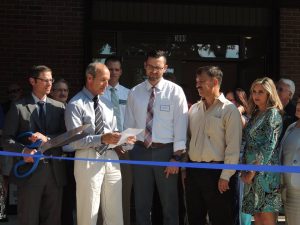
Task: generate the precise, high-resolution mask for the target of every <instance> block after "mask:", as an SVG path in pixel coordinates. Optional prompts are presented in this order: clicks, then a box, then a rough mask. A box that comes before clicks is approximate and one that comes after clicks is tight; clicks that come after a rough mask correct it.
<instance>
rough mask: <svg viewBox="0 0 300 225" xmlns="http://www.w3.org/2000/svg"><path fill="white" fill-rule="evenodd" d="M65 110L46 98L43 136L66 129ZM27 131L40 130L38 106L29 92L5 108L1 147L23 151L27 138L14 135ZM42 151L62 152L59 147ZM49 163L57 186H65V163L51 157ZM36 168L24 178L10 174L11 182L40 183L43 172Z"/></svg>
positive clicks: (53, 135)
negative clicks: (18, 137) (44, 132)
mask: <svg viewBox="0 0 300 225" xmlns="http://www.w3.org/2000/svg"><path fill="white" fill-rule="evenodd" d="M64 110H65V106H64V104H62V103H60V102H58V101H55V100H53V99H51V98H48V97H47V103H46V134H44V135H47V136H48V137H50V138H53V137H55V136H57V135H59V134H61V133H63V132H65V123H64ZM26 131H32V132H41V124H40V121H39V117H38V112H37V107H36V104H35V102H34V99H33V97H32V95H28V96H26V97H24V98H22V99H20V100H19V101H17V102H15V103H14V104H12V106H11V108H10V110H9V111H8V113H7V115H6V118H5V124H4V129H3V137H2V145H3V149H4V150H8V151H13V152H22V150H23V148H24V145H26V144H28V141H27V140H26V139H23V140H17V138H16V137H17V136H18V135H19V134H21V133H23V132H26ZM41 133H42V132H41ZM45 154H47V155H54V156H59V155H61V154H62V150H61V148H53V149H50V150H48V151H47V152H46V153H45ZM17 160H20V158H19V159H18V158H15V159H14V161H15V162H16V161H17ZM50 164H51V167H52V169H53V174H54V176H55V180H56V182H57V185H58V186H62V185H64V184H65V182H66V177H65V176H66V175H65V165H64V164H65V163H64V162H63V161H61V160H53V161H52V162H51V163H50ZM31 165H32V164H31V163H28V164H27V165H25V166H24V168H22V169H24V170H25V169H26V170H27V169H28V168H29V167H31ZM38 169H39V167H38V168H37V171H35V172H34V173H33V174H31V175H30V176H28V177H25V178H16V177H14V176H13V173H11V174H12V177H11V178H12V181H13V182H15V183H16V184H18V185H24V184H25V183H27V182H30V184H39V180H40V179H41V177H40V176H43V174H39V172H38Z"/></svg>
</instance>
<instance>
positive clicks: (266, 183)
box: [242, 108, 282, 215]
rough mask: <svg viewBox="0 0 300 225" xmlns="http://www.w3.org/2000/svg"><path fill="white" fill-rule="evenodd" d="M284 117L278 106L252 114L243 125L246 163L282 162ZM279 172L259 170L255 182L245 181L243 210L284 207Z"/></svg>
mask: <svg viewBox="0 0 300 225" xmlns="http://www.w3.org/2000/svg"><path fill="white" fill-rule="evenodd" d="M281 130H282V117H281V115H280V113H279V111H278V110H277V109H275V108H270V109H268V110H267V111H266V112H264V113H262V114H260V115H257V116H255V115H254V116H253V117H252V118H251V119H250V121H249V122H248V124H247V126H246V127H245V129H244V133H243V139H244V141H245V143H246V145H245V152H244V156H243V163H245V164H255V162H258V164H261V165H280V160H279V149H278V148H276V147H277V143H278V138H279V137H280V134H281ZM279 188H280V174H279V173H270V172H256V175H255V177H254V178H253V180H252V184H250V185H248V184H245V187H244V198H243V204H242V211H243V212H244V213H247V214H252V215H253V214H255V213H258V212H278V211H279V210H280V208H281V193H280V189H279Z"/></svg>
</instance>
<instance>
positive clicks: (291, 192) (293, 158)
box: [281, 96, 300, 225]
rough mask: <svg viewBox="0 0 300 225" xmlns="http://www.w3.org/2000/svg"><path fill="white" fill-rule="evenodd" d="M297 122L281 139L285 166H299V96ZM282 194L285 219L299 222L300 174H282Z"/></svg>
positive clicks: (293, 224)
mask: <svg viewBox="0 0 300 225" xmlns="http://www.w3.org/2000/svg"><path fill="white" fill-rule="evenodd" d="M295 115H296V117H297V118H298V120H297V122H295V123H293V124H291V125H290V126H289V127H288V128H287V130H286V132H285V134H284V137H283V138H282V140H281V150H282V162H283V165H285V166H300V139H299V137H300V96H299V97H298V99H297V106H296V114H295ZM283 187H284V188H283V190H284V191H283V192H282V194H283V196H282V199H283V200H285V201H284V209H285V216H286V220H287V222H288V224H289V225H298V224H299V223H300V174H299V173H284V174H283Z"/></svg>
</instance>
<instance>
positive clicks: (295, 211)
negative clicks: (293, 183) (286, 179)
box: [284, 187, 300, 225]
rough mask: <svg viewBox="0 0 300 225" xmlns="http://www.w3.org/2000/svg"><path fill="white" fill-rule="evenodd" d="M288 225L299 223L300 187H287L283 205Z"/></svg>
mask: <svg viewBox="0 0 300 225" xmlns="http://www.w3.org/2000/svg"><path fill="white" fill-rule="evenodd" d="M284 208H285V215H286V220H287V224H288V225H299V224H300V189H299V188H291V187H288V188H287V190H286V202H285V205H284Z"/></svg>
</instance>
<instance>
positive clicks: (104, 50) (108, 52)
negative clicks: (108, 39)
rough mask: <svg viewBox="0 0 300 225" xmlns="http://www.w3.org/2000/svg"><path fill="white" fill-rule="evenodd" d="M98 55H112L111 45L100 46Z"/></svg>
mask: <svg viewBox="0 0 300 225" xmlns="http://www.w3.org/2000/svg"><path fill="white" fill-rule="evenodd" d="M99 54H102V55H112V54H114V52H112V51H111V45H110V44H109V43H105V44H104V45H102V47H101V49H100V51H99Z"/></svg>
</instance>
